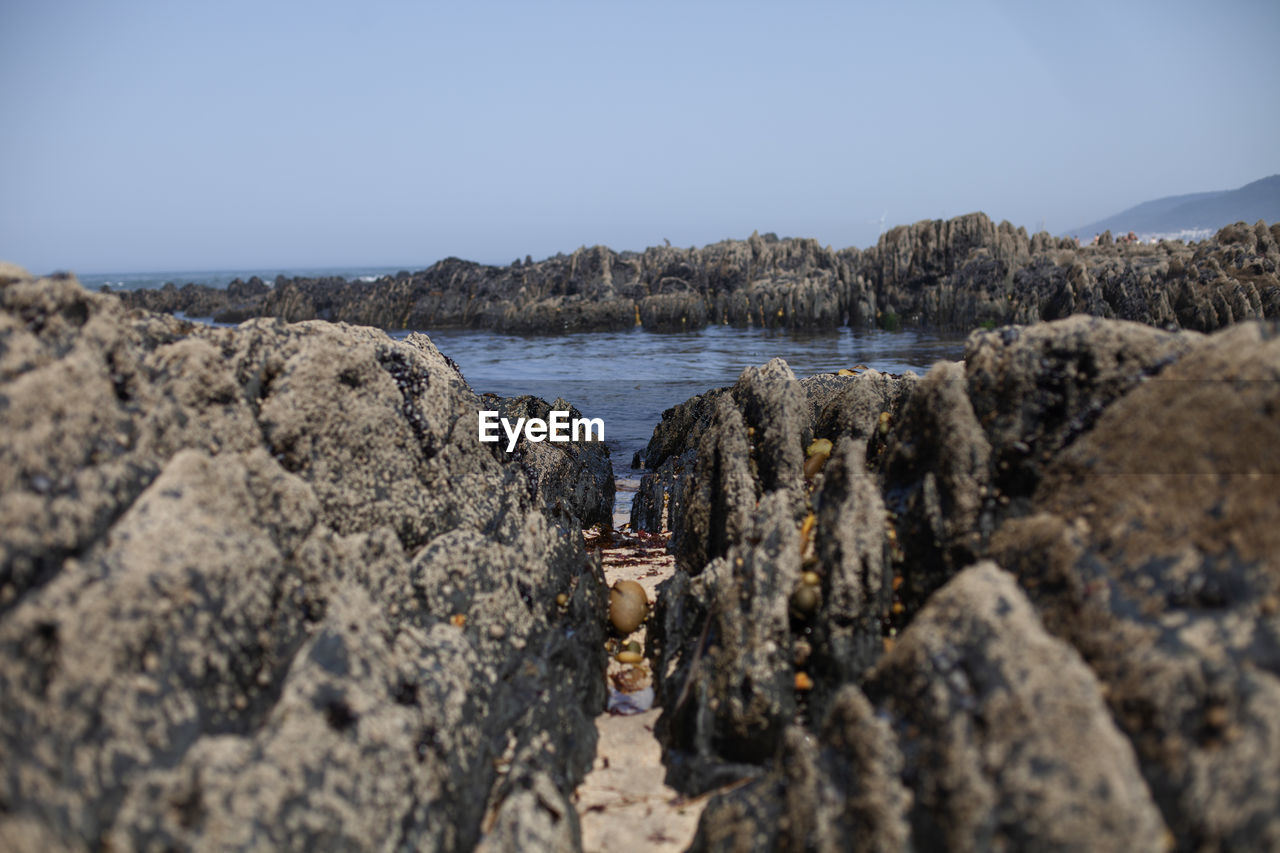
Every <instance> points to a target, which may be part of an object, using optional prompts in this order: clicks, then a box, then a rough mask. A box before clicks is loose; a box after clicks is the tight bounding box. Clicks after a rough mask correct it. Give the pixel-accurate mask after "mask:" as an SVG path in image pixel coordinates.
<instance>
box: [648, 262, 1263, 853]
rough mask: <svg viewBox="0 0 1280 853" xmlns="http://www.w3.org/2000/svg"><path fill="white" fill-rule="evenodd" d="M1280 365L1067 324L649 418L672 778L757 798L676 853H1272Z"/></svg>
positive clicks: (1248, 326) (1253, 342)
mask: <svg viewBox="0 0 1280 853" xmlns="http://www.w3.org/2000/svg"><path fill="white" fill-rule="evenodd" d="M934 262H936V263H944V262H945V256H939V257H938V258H935V259H934V261H931V263H934ZM1278 345H1280V333H1278V332H1277V330H1276V328H1275V327H1274V326H1273V325H1266V324H1259V323H1244V324H1239V325H1236V326H1233V327H1231V328H1229V329H1226V330H1223V331H1220V332H1217V333H1216V334H1213V335H1209V336H1206V335H1203V334H1200V333H1197V332H1181V333H1171V332H1166V331H1160V330H1157V329H1153V328H1151V327H1149V326H1144V325H1139V324H1133V323H1124V322H1116V321H1108V320H1100V319H1097V318H1090V317H1081V316H1073V317H1070V318H1067V319H1063V320H1060V321H1057V322H1054V323H1051V324H1042V325H1037V326H1032V327H1024V328H1014V327H1010V328H1005V329H998V330H993V331H987V332H975V333H974V334H973V335H971V337H970V340H969V343H968V345H967V347H966V360H965V362H963V363H957V364H950V363H941V364H939V365H936V366H935V367H934V368H933V369H932V370H931V371H930V372H929V373H928V374H927V375H926V376H925V377H924V378H923V379H919V380H917V379H915V378H914V377H901V378H894V377H885V376H882V375H880V374H876V373H875V372H874V371H866V372H864V373H862V374H861V375H857V376H847V377H839V376H824V377H814V378H812V379H808V380H805V381H804V382H795V381H794V380H786V379H785V378H783V377H785V373H783V372H782V371H781V369H780V367H779V366H777V365H774V366H771V367H770V368H769V371H770V373H772V374H773V375H776V376H778V377H779V381H778V382H776V383H774V384H773V385H771V386H769V387H768V388H767V389H765V388H764V386H761V390H760V391H759V393H758V394H757V397H767V398H768V400H769V402H768V403H767V404H765V405H762V404H760V403H758V402H757V403H753V406H754V408H755V411H756V412H757V413H761V412H763V413H767V414H766V415H764V416H763V417H756V418H755V419H753V420H751V429H750V432H748V429H747V424H748V418H747V417H745V413H744V412H743V411H742V410H741V409H740V405H741V404H742V400H743V399H745V397H744V395H743V394H742V393H741V388H740V387H738V386H735V388H733V389H722V390H720V391H717V392H712V393H710V394H708V395H703V397H702V398H698V399H696V400H694V401H690V403H688V404H685V405H684V406H682V407H676V408H675V409H673V410H672V411H671V412H670V413H668V417H667V419H666V421H665V422H664V424H663V425H662V426H660V427H659V428H658V429H656V430H655V438H654V443H653V444H652V445H651V452H652V451H657V452H656V453H654V455H655V458H662V459H664V463H663V464H665V463H666V462H667V461H670V460H671V459H676V458H678V459H680V460H681V464H682V466H683V470H684V471H685V474H684V476H683V477H682V478H681V479H680V480H678V481H677V482H676V484H675V485H674V486H673V487H669V486H666V485H664V483H663V481H662V479H661V476H660V474H661V468H659V471H657V472H653V473H652V475H647V476H652V480H651V481H650V482H649V488H651V489H652V490H653V491H654V493H655V494H657V495H659V496H661V495H662V494H663V491H664V489H669V499H668V504H669V506H670V512H669V515H670V520H671V522H672V528H673V530H675V529H679V530H681V531H682V535H683V536H684V537H686V538H685V540H683V541H680V542H679V544H678V545H677V544H675V543H673V548H675V549H677V551H678V553H679V554H680V555H681V558H680V560H679V562H678V566H679V568H680V571H679V572H678V573H677V575H676V577H675V578H673V579H672V580H671V581H669V582H668V585H667V587H666V588H664V590H663V593H662V596H661V597H660V599H659V602H658V607H657V616H656V623H657V624H656V625H655V626H654V628H653V637H654V639H655V642H654V644H653V645H652V647H651V649H650V652H651V655H652V656H653V660H654V667H655V674H656V677H657V683H658V687H659V693H660V695H661V697H662V702H663V706H664V712H663V718H662V722H661V723H660V726H659V730H658V733H659V735H660V737H661V738H662V739H663V740H664V745H665V747H666V749H667V762H668V771H669V772H668V779H669V782H670V783H671V784H672V785H674V786H676V787H678V788H682V789H684V790H687V791H690V792H694V791H705V790H711V789H713V788H715V787H717V786H722V785H726V784H727V783H728V782H729V781H730V780H734V779H738V780H741V779H750V780H752V781H750V782H749V783H747V784H746V785H745V786H741V787H737V788H735V789H733V790H732V791H731V792H727V793H722V794H720V795H718V796H716V797H715V798H713V799H712V800H711V801H710V803H709V804H708V806H707V809H706V811H705V812H704V815H703V819H702V825H701V828H700V830H699V836H698V840H697V842H696V844H695V846H696V847H697V848H698V849H745V848H747V847H752V848H760V847H774V846H781V847H788V848H794V849H800V848H805V849H808V848H816V849H835V848H837V847H841V846H846V845H847V844H848V843H849V841H848V839H849V838H850V837H852V836H851V835H850V834H849V833H850V832H852V831H854V830H853V828H855V827H856V828H857V831H858V832H859V833H861V834H860V835H859V836H858V837H859V839H860V841H859V844H865V846H869V847H877V848H885V849H907V848H909V847H915V848H920V847H932V846H947V847H957V848H961V849H990V848H997V847H1032V848H1043V847H1054V848H1073V849H1095V848H1104V849H1135V848H1141V849H1155V848H1159V849H1167V848H1168V847H1169V846H1170V845H1172V846H1175V847H1177V848H1179V849H1187V850H1190V849H1205V848H1221V847H1233V848H1249V849H1255V848H1270V847H1274V846H1276V845H1277V844H1280V822H1277V820H1276V818H1275V815H1276V814H1280V784H1277V780H1278V779H1280V739H1278V738H1277V736H1276V733H1277V732H1280V712H1277V711H1276V708H1277V707H1280V704H1278V702H1280V680H1278V676H1280V569H1277V566H1276V565H1275V563H1276V555H1277V554H1280V539H1277V536H1280V533H1277V531H1280V504H1277V502H1276V501H1275V494H1276V489H1277V487H1278V486H1280V450H1277V448H1280V416H1278V415H1277V413H1278V412H1280V348H1278ZM741 384H742V383H740V385H741ZM796 391H798V392H799V395H800V396H799V397H795V396H794V395H793V393H792V392H796ZM796 400H799V401H800V403H799V406H798V407H797V405H796V404H795V401H796ZM797 411H798V412H800V414H799V416H797V414H796V413H797ZM709 413H710V414H709ZM770 425H772V426H773V427H774V430H773V431H772V432H770V431H769V429H768V428H769V426H770ZM682 430H683V431H684V432H686V433H687V434H688V435H689V436H690V438H689V439H687V440H686V441H685V442H684V443H683V444H681V442H680V441H679V433H680V432H681V431H682ZM811 435H812V436H816V437H822V438H828V439H831V440H832V441H833V444H834V447H833V448H831V450H830V451H829V458H827V459H826V460H825V464H824V463H823V462H822V460H821V459H819V460H817V462H813V461H812V460H810V462H809V463H808V470H807V471H802V472H798V471H797V470H796V467H797V466H796V465H795V464H794V463H793V462H789V461H787V460H788V459H789V456H788V455H787V454H788V452H789V451H788V450H787V448H789V447H796V448H798V447H801V446H802V443H803V442H805V441H807V440H808V438H809V437H810V436H811ZM695 436H696V437H695ZM761 439H766V440H768V441H769V442H771V445H770V446H772V447H774V448H775V452H774V454H773V456H772V457H771V458H772V459H773V460H780V462H779V461H775V462H774V464H773V466H772V467H771V468H763V469H762V467H761V466H760V464H759V458H758V455H757V454H758V448H756V447H753V446H752V444H753V443H754V442H756V441H759V440H761ZM816 452H818V453H825V452H827V451H825V450H822V449H819V450H817V451H816ZM806 474H807V475H808V476H806ZM766 478H767V483H768V486H767V487H766ZM732 495H739V496H740V497H737V498H732V497H730V496H732ZM753 500H754V501H756V502H757V503H755V504H754V505H753V503H752V501H753ZM717 501H718V502H719V503H718V504H717V503H716V502H717ZM717 506H719V509H716V507H717ZM730 510H731V511H730ZM713 518H714V519H716V521H715V522H714V523H713V522H711V521H709V520H708V519H713ZM988 558H994V560H995V561H996V562H997V563H998V564H999V565H1000V566H1002V567H1003V569H1004V570H1007V572H1006V571H1004V570H1002V569H999V568H997V567H996V565H995V564H993V563H990V562H983V561H984V560H987V559H988ZM975 564H977V565H975ZM784 612H785V618H782V617H780V615H779V614H782V613H784ZM745 732H751V733H752V737H753V738H754V739H753V740H752V741H751V742H750V745H747V743H746V741H745V738H744V734H743V733H745ZM841 732H845V733H846V734H841ZM850 732H852V734H850ZM863 779H877V780H880V781H879V782H878V783H877V786H876V789H875V791H874V792H872V791H870V790H869V789H868V788H867V787H866V786H864V785H863V784H862V782H861V781H860V780H863ZM886 780H890V781H891V782H892V784H890V783H889V781H886Z"/></svg>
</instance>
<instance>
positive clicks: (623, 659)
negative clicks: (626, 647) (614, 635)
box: [613, 652, 644, 663]
mask: <svg viewBox="0 0 1280 853" xmlns="http://www.w3.org/2000/svg"><path fill="white" fill-rule="evenodd" d="M613 659H614V660H616V661H617V662H618V663H640V662H641V661H643V660H644V655H642V654H640V653H639V652H618V653H617V654H616V655H614V656H613Z"/></svg>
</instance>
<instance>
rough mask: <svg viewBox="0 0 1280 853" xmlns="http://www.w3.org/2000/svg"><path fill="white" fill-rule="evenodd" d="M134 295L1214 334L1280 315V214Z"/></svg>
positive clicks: (362, 317)
mask: <svg viewBox="0 0 1280 853" xmlns="http://www.w3.org/2000/svg"><path fill="white" fill-rule="evenodd" d="M119 297H120V298H121V299H123V300H124V301H125V302H126V304H128V305H130V306H133V307H141V308H148V309H151V310H159V311H170V312H173V311H184V312H186V313H187V314H188V315H189V316H201V317H203V316H214V317H216V318H217V319H219V320H223V321H227V322H240V321H242V320H245V319H247V318H249V317H278V318H281V319H284V320H289V321H299V320H312V319H321V320H331V321H346V322H349V323H358V324H361V325H371V326H377V327H379V328H384V329H436V328H444V327H469V328H486V329H494V330H497V331H505V332H516V333H537V334H555V333H563V332H577V331H592V330H601V331H602V330H621V329H627V328H631V327H633V326H637V325H642V326H644V327H645V328H647V329H650V330H654V331H673V330H674V331H681V330H687V329H697V328H702V327H703V326H706V325H708V324H721V323H725V324H730V325H735V326H760V327H764V328H772V327H784V328H793V329H830V328H836V327H838V326H842V325H846V324H848V325H851V326H858V327H866V326H875V325H880V326H884V327H886V328H894V327H896V326H897V325H899V324H900V323H912V324H922V325H926V326H932V327H937V328H943V329H952V330H960V331H966V330H970V329H974V328H977V327H979V326H983V325H987V326H991V325H1002V324H1009V323H1019V324H1027V323H1035V322H1039V321H1042V320H1056V319H1061V318H1064V317H1067V316H1069V315H1071V314H1076V313H1085V314H1091V315H1094V316H1097V317H1104V318H1109V319H1121V320H1131V321H1135V322H1140V323H1145V324H1148V325H1153V326H1157V327H1161V328H1164V327H1167V326H1172V327H1176V328H1185V329H1195V330H1199V331H1212V330H1214V329H1219V328H1223V327H1224V326H1227V325H1230V324H1232V323H1238V322H1241V321H1244V320H1249V319H1263V318H1276V317H1280V224H1273V225H1271V226H1270V227H1268V226H1267V225H1266V224H1265V223H1262V222H1258V223H1257V224H1255V225H1247V224H1245V223H1243V222H1242V223H1237V224H1236V225H1232V226H1229V227H1227V228H1223V229H1222V230H1221V231H1219V232H1218V235H1217V236H1216V237H1215V238H1214V239H1213V240H1210V241H1205V242H1204V243H1201V244H1199V245H1193V246H1187V245H1183V244H1182V243H1180V242H1172V243H1162V244H1159V245H1154V246H1152V245H1131V244H1120V243H1113V242H1112V241H1111V240H1110V239H1107V240H1104V241H1101V243H1100V245H1098V246H1086V247H1079V246H1076V245H1075V243H1074V242H1073V241H1071V240H1067V239H1059V238H1054V237H1050V236H1049V235H1048V234H1044V233H1041V234H1036V235H1034V236H1033V237H1028V236H1027V233H1026V231H1025V230H1024V229H1021V228H1014V227H1013V226H1011V225H1010V224H1009V223H1007V222H1002V223H1000V224H999V225H996V224H995V223H993V222H991V220H989V219H988V218H987V217H986V216H985V215H983V214H981V213H972V214H968V215H965V216H960V217H957V218H955V219H950V220H945V221H944V220H941V219H937V220H924V221H922V222H917V223H916V224H914V225H904V226H899V227H897V228H893V229H891V230H890V231H888V232H886V233H885V234H884V235H882V236H881V237H880V240H879V242H878V243H877V244H876V245H875V246H873V247H871V248H869V249H867V250H866V251H858V250H857V249H842V250H839V251H835V250H832V249H831V248H830V247H826V248H824V247H822V246H820V245H818V243H817V242H816V241H813V240H803V239H786V240H779V239H778V238H777V237H775V236H773V235H772V234H767V235H765V236H763V237H762V236H760V235H758V234H753V235H752V236H751V237H750V238H749V239H747V240H726V241H724V242H721V243H716V244H713V245H710V246H706V247H704V248H702V249H692V248H691V249H675V248H671V247H669V246H668V247H657V248H649V249H646V250H645V251H644V252H639V253H637V252H622V253H617V252H613V251H611V250H609V249H607V248H604V247H603V246H596V247H593V248H590V249H587V248H582V249H579V250H577V251H575V252H574V253H572V254H571V255H564V254H560V255H556V256H555V257H553V258H548V259H546V260H544V261H539V262H537V263H533V262H527V263H519V262H517V263H514V264H512V265H511V266H509V267H492V266H484V265H481V264H476V263H471V262H468V261H461V260H458V259H457V258H448V259H446V260H443V261H440V262H439V263H437V264H435V265H434V266H432V267H431V268H429V269H426V270H423V271H421V272H416V273H412V274H411V273H408V272H404V273H400V274H398V275H396V276H395V277H385V278H382V279H380V280H378V281H376V282H362V281H350V282H348V281H343V280H341V279H288V280H286V279H283V278H281V279H277V281H276V283H275V286H274V287H272V288H267V287H266V285H264V284H263V283H262V282H260V281H257V280H256V279H253V280H251V281H250V282H248V283H233V285H232V286H231V287H229V288H227V290H225V291H223V290H216V289H213V288H208V287H204V286H200V285H191V284H189V285H186V286H185V287H183V288H181V289H179V288H177V287H174V286H171V285H166V286H165V287H164V288H161V289H160V290H152V291H145V290H140V291H128V292H122V293H120V294H119Z"/></svg>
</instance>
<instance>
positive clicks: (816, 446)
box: [805, 438, 831, 456]
mask: <svg viewBox="0 0 1280 853" xmlns="http://www.w3.org/2000/svg"><path fill="white" fill-rule="evenodd" d="M816 453H821V454H822V455H823V456H830V455H831V439H829V438H815V439H814V440H813V441H811V442H809V447H808V449H806V450H805V455H807V456H813V455H814V454H816Z"/></svg>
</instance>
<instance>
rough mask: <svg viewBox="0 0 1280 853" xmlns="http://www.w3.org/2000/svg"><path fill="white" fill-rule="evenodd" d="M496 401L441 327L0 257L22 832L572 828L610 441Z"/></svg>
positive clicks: (600, 583) (4, 746)
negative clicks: (533, 435)
mask: <svg viewBox="0 0 1280 853" xmlns="http://www.w3.org/2000/svg"><path fill="white" fill-rule="evenodd" d="M499 402H500V404H502V405H509V406H512V407H516V408H522V409H526V410H527V409H530V408H537V407H538V406H542V407H545V406H546V405H547V404H546V403H544V402H542V401H537V400H533V399H528V398H526V399H521V400H511V401H499ZM492 403H493V401H492V400H490V401H486V402H485V403H484V405H491V404H492ZM481 404H482V403H481V400H480V399H479V398H478V397H477V396H476V395H475V394H473V393H472V392H471V390H470V388H468V387H467V384H466V383H465V381H464V380H463V378H462V376H461V375H460V374H459V373H458V371H457V369H456V368H455V367H454V366H453V365H452V364H451V363H450V362H449V361H448V359H447V358H445V357H444V356H442V355H441V354H440V353H439V352H438V351H437V350H436V348H435V347H434V346H433V345H432V344H431V342H430V341H429V340H428V339H427V338H426V337H425V336H422V335H413V336H410V337H409V338H408V339H407V340H405V341H403V342H397V341H394V340H392V339H391V338H389V337H387V336H386V335H385V334H383V333H381V332H378V331H375V330H372V329H367V328H356V327H350V326H343V325H331V324H328V323H302V324H284V323H281V322H279V321H274V320H259V321H254V322H251V323H247V324H245V325H243V326H241V327H240V328H237V329H213V328H209V327H206V326H201V325H198V324H192V323H186V322H182V321H180V320H177V319H175V318H173V317H170V316H165V315H157V314H148V313H144V312H136V311H135V312H126V311H125V310H124V308H123V306H122V305H121V304H120V302H119V301H118V300H116V299H115V298H113V297H108V296H102V295H98V294H92V293H87V292H85V291H84V290H83V289H82V288H81V287H80V286H79V284H77V283H76V282H75V281H74V280H71V279H45V280H34V279H32V278H30V277H28V276H26V275H25V274H24V273H23V272H22V271H20V270H17V269H14V268H12V267H5V268H3V269H0V431H2V432H3V434H4V436H5V442H4V445H3V449H2V450H0V529H3V531H4V535H3V540H2V541H0V649H2V650H3V651H2V653H0V767H3V768H4V771H3V773H0V848H4V849H11V850H19V849H21V850H37V849H38V850H60V849H67V850H75V849H117V850H138V849H227V848H250V847H251V848H273V849H284V848H288V849H370V848H375V847H376V848H379V849H391V848H401V847H403V848H426V849H440V850H469V849H472V848H473V847H475V846H476V844H477V843H479V842H484V843H485V844H488V845H491V846H492V848H493V849H512V848H514V847H518V846H527V844H534V845H541V846H545V847H550V848H557V849H568V848H573V847H576V846H577V844H578V841H577V839H578V825H577V820H576V813H575V811H574V808H573V806H572V803H571V801H570V797H571V795H572V792H573V790H574V788H575V787H576V786H577V785H578V783H579V782H580V781H581V779H582V777H583V775H584V774H585V773H586V771H587V770H588V769H589V768H590V766H591V763H592V760H593V757H594V752H595V740H596V731H595V726H594V721H595V717H596V715H597V714H598V713H599V712H600V711H601V709H602V708H603V706H604V701H605V681H604V672H605V666H606V657H605V651H604V639H605V617H604V611H605V607H606V604H605V601H606V589H605V587H604V579H603V575H602V574H601V570H600V564H599V560H598V558H593V557H591V556H590V555H589V554H588V553H587V552H586V550H585V549H584V545H583V539H582V535H581V520H582V519H584V518H596V517H601V516H603V517H604V518H608V516H609V513H610V512H611V511H612V505H613V481H612V474H611V466H610V464H609V460H608V456H607V451H606V450H604V448H603V446H602V445H594V446H591V447H575V448H571V449H570V450H568V451H564V450H562V449H561V448H562V447H563V446H562V445H556V446H552V445H548V444H540V445H537V446H536V447H521V448H517V451H516V453H514V454H512V455H510V456H508V455H507V454H506V453H502V452H494V451H493V450H492V449H491V445H482V444H480V443H478V442H477V441H476V417H477V415H476V413H477V411H478V408H479V407H480V406H481ZM602 472H603V473H602ZM600 476H603V477H604V481H603V482H602V481H601V479H600Z"/></svg>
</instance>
